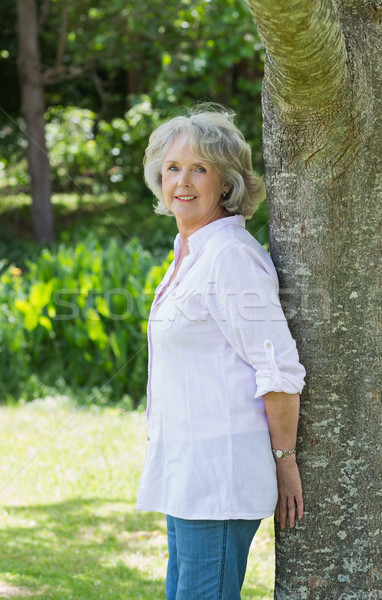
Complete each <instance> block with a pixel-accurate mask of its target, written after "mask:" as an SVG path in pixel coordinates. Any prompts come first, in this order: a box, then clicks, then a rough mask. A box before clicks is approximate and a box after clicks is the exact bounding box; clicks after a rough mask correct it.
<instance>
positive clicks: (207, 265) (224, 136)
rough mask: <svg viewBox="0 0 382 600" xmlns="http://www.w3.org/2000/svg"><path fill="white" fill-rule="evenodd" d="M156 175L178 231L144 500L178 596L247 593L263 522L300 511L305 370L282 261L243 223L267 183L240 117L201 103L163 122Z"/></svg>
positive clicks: (200, 598)
mask: <svg viewBox="0 0 382 600" xmlns="http://www.w3.org/2000/svg"><path fill="white" fill-rule="evenodd" d="M145 178H146V182H147V184H148V186H149V187H150V189H151V190H152V191H153V192H154V194H155V196H156V198H157V199H158V202H157V206H156V212H157V213H159V214H164V215H171V216H174V217H175V219H176V223H177V227H178V230H179V233H178V235H177V236H176V238H175V243H174V249H175V258H174V261H173V263H172V264H171V265H170V267H169V269H168V271H167V273H166V275H165V277H164V279H163V281H162V283H161V284H160V285H159V286H158V288H157V289H156V292H155V298H154V301H153V305H152V308H151V312H150V318H149V325H148V343H149V374H148V388H147V400H148V404H147V429H148V438H147V440H148V441H147V450H146V458H145V465H144V469H143V473H142V477H141V482H140V488H139V493H138V501H137V506H136V508H137V509H138V510H147V511H157V512H161V513H164V514H166V515H167V532H168V547H169V560H168V567H167V579H166V596H167V599H168V600H239V599H240V590H241V587H242V584H243V580H244V576H245V570H246V565H247V558H248V552H249V548H250V545H251V542H252V539H253V537H254V535H255V533H256V531H257V529H258V527H259V524H260V521H261V519H263V518H265V517H269V516H271V515H272V514H273V512H274V510H275V508H276V518H277V519H278V520H279V521H280V525H281V527H282V528H284V527H286V525H287V523H289V525H290V527H293V526H294V525H295V520H296V515H297V517H298V518H302V516H303V497H302V489H301V481H300V476H299V471H298V466H297V463H296V454H295V444H296V432H297V422H298V412H299V393H300V392H301V390H302V387H303V385H304V375H305V370H304V368H303V366H302V365H301V364H300V362H299V358H298V353H297V350H296V344H295V342H294V340H293V338H292V337H291V334H290V332H289V329H288V325H287V322H286V320H285V317H284V314H283V311H282V308H281V306H280V302H279V299H278V279H277V275H276V271H275V268H274V265H273V263H272V260H271V258H270V256H269V254H268V253H267V252H266V250H265V249H264V248H263V247H262V246H261V245H260V244H259V243H258V242H257V241H256V240H255V239H254V238H253V237H252V236H251V235H250V234H249V233H248V232H247V231H246V230H245V220H246V219H249V218H250V217H251V216H252V214H253V213H254V211H255V210H256V208H257V206H258V204H259V202H260V201H261V200H263V198H264V186H263V183H262V180H261V179H260V178H259V177H257V176H256V175H255V174H254V173H253V171H252V166H251V150H250V147H249V145H248V144H247V143H246V142H245V140H244V138H243V135H242V134H241V132H240V131H239V130H238V129H237V127H236V126H235V124H234V122H233V116H232V115H230V114H228V112H227V111H224V110H221V109H213V110H212V109H211V108H207V109H206V108H203V107H202V108H200V107H199V108H198V109H196V110H194V111H192V112H190V113H189V114H188V115H187V116H178V117H175V118H173V119H171V120H170V121H168V122H167V123H164V124H163V125H161V126H160V127H158V129H156V130H155V131H154V132H153V133H152V135H151V137H150V140H149V145H148V147H147V150H146V157H145Z"/></svg>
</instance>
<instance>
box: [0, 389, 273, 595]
mask: <svg viewBox="0 0 382 600" xmlns="http://www.w3.org/2000/svg"><path fill="white" fill-rule="evenodd" d="M0 436H1V438H0V439H1V458H0V548H1V552H0V597H5V598H7V597H8V598H30V599H31V600H38V599H41V598H43V599H46V600H69V599H73V600H146V599H147V600H164V598H165V592H164V584H165V572H166V560H167V554H166V552H167V550H166V528H165V519H164V516H163V515H160V514H156V513H143V512H137V511H135V510H134V503H135V498H136V493H137V486H138V481H139V474H140V471H141V468H142V464H143V459H144V449H145V438H146V436H145V417H144V415H143V414H142V413H140V412H124V411H123V410H121V409H120V408H103V409H100V408H95V407H93V408H86V409H84V408H82V409H78V408H76V407H75V406H74V405H73V404H72V403H70V402H69V401H65V399H59V398H58V399H46V400H45V401H35V402H33V403H31V404H27V405H24V406H20V407H4V406H3V407H0ZM273 565H274V554H273V523H272V520H271V519H267V520H265V521H264V522H263V523H262V525H261V527H260V530H259V532H258V534H257V535H256V538H255V540H254V543H253V545H252V548H251V553H250V558H249V565H248V571H247V577H246V582H245V584H244V589H243V594H242V598H243V599H246V600H249V599H257V600H260V599H263V600H270V599H271V598H273V592H272V589H273Z"/></svg>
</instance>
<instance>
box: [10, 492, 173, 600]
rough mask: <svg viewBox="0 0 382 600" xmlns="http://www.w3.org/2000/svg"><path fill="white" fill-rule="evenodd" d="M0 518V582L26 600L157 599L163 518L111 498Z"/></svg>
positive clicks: (16, 510) (14, 510)
mask: <svg viewBox="0 0 382 600" xmlns="http://www.w3.org/2000/svg"><path fill="white" fill-rule="evenodd" d="M3 511H4V513H5V514H6V515H7V520H8V521H9V522H10V523H11V524H10V525H8V527H6V528H5V529H2V530H0V547H1V553H0V579H2V580H4V581H6V582H7V583H8V584H10V583H11V584H13V585H15V586H23V587H24V588H27V589H28V590H29V594H28V598H30V599H31V600H33V599H36V600H37V598H44V599H46V600H68V599H75V600H163V599H164V597H165V583H164V568H165V563H166V558H167V557H166V550H165V547H166V538H165V531H166V528H165V521H164V517H163V516H161V515H157V514H154V513H138V512H131V511H130V512H129V505H128V503H127V502H126V501H124V500H115V499H111V500H108V499H100V500H98V499H89V500H84V499H73V500H70V501H67V502H59V503H55V504H46V505H38V506H17V507H15V506H10V507H3ZM12 522H13V523H14V524H15V525H14V526H12ZM16 589H17V588H15V592H16ZM3 597H4V596H3ZM5 597H7V596H5ZM9 597H11V596H9ZM23 597H26V596H25V595H23V594H21V595H15V594H14V593H13V594H12V598H23Z"/></svg>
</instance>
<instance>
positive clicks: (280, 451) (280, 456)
mask: <svg viewBox="0 0 382 600" xmlns="http://www.w3.org/2000/svg"><path fill="white" fill-rule="evenodd" d="M283 454H284V453H283V451H282V450H276V452H275V455H276V458H282V456H283Z"/></svg>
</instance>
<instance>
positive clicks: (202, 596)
mask: <svg viewBox="0 0 382 600" xmlns="http://www.w3.org/2000/svg"><path fill="white" fill-rule="evenodd" d="M260 522H261V521H260V520H259V521H246V520H243V519H238V520H228V521H212V520H198V521H194V520H185V519H178V518H175V517H170V516H167V538H168V551H169V560H168V565H167V578H166V598H167V600H240V590H241V587H242V585H243V581H244V576H245V570H246V568H247V559H248V552H249V548H250V545H251V542H252V539H253V537H254V535H255V533H256V531H257V529H258V528H259V525H260Z"/></svg>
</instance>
